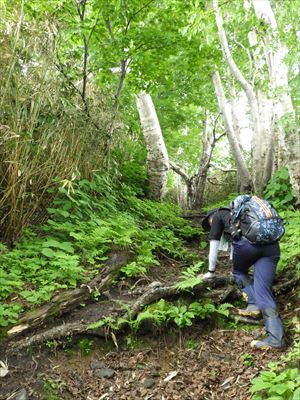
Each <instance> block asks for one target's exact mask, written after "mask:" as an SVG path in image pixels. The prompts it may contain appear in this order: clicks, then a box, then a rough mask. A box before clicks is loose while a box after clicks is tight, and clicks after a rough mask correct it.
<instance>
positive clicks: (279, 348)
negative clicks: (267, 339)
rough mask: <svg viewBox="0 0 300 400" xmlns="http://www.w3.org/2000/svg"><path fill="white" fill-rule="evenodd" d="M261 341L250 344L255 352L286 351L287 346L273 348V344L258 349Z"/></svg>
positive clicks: (253, 341)
mask: <svg viewBox="0 0 300 400" xmlns="http://www.w3.org/2000/svg"><path fill="white" fill-rule="evenodd" d="M259 342H260V340H252V342H251V343H250V346H251V347H252V348H253V349H255V350H279V351H280V350H285V349H286V345H284V346H280V347H276V346H272V345H271V344H267V343H266V344H263V345H262V346H259V347H256V344H257V343H259Z"/></svg>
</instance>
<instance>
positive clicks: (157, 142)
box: [136, 92, 169, 201]
mask: <svg viewBox="0 0 300 400" xmlns="http://www.w3.org/2000/svg"><path fill="white" fill-rule="evenodd" d="M136 104H137V108H138V112H139V116H140V119H141V125H142V129H143V134H144V139H145V144H146V148H147V173H148V189H149V198H151V199H153V200H158V201H160V200H161V199H162V197H163V195H164V193H165V189H166V183H167V175H168V170H169V158H168V153H167V148H166V146H165V142H164V138H163V135H162V132H161V128H160V124H159V121H158V118H157V115H156V111H155V108H154V104H153V102H152V98H151V96H150V95H149V94H147V93H144V92H141V93H140V94H139V95H137V96H136Z"/></svg>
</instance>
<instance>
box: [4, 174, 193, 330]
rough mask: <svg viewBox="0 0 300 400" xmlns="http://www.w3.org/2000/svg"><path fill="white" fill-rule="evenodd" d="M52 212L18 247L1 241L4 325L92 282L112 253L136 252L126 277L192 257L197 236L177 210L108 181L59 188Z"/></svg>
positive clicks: (124, 271) (124, 273) (124, 272)
mask: <svg viewBox="0 0 300 400" xmlns="http://www.w3.org/2000/svg"><path fill="white" fill-rule="evenodd" d="M48 214H49V218H48V220H47V222H46V223H45V224H44V225H42V226H38V227H31V228H28V229H27V230H26V231H25V232H24V235H23V237H22V239H21V240H20V241H19V242H17V243H15V244H14V247H13V249H9V248H8V247H7V246H6V245H5V244H4V243H0V300H1V305H0V326H2V327H6V326H9V325H11V324H14V323H16V321H17V318H18V315H19V313H20V312H21V311H22V310H25V309H27V308H29V307H32V306H35V305H38V304H42V303H44V302H46V301H48V300H49V299H51V297H52V296H53V294H54V293H55V292H57V291H58V290H61V289H66V288H74V287H76V286H78V285H80V284H82V283H85V282H88V281H90V280H91V279H92V278H93V277H94V276H95V275H96V274H97V273H99V271H100V270H101V268H103V265H104V263H105V261H106V260H107V259H108V258H109V255H110V254H111V252H112V251H118V250H125V251H127V252H128V253H130V254H131V255H132V260H131V262H130V263H128V264H127V265H124V266H123V267H122V269H121V274H122V276H123V277H124V279H127V278H128V277H130V278H131V277H139V276H141V275H142V274H144V273H146V272H147V271H148V270H149V268H151V267H152V266H154V265H157V264H158V263H159V261H158V256H159V254H160V253H163V254H165V255H167V256H169V257H172V258H174V259H177V260H182V259H187V258H191V257H193V256H191V252H188V250H187V249H186V247H185V241H186V240H188V239H189V238H190V237H192V236H194V235H195V234H197V231H196V229H194V228H192V227H191V226H190V225H189V223H188V222H187V221H186V220H184V219H183V218H181V217H180V216H179V214H180V211H179V209H178V208H177V207H175V206H174V205H171V204H167V203H157V202H154V201H150V200H146V199H139V198H138V197H137V196H136V195H135V193H134V192H133V191H132V189H130V188H129V187H127V186H125V185H119V186H116V185H114V184H113V183H112V182H111V181H110V180H109V179H108V178H107V177H103V176H102V177H100V176H95V178H94V180H93V181H88V180H81V181H78V182H75V183H74V182H72V185H71V186H70V185H65V186H64V187H61V188H60V189H59V193H58V195H57V196H56V197H55V199H54V202H53V205H52V207H51V208H48Z"/></svg>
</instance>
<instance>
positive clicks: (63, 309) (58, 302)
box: [7, 251, 130, 337]
mask: <svg viewBox="0 0 300 400" xmlns="http://www.w3.org/2000/svg"><path fill="white" fill-rule="evenodd" d="M129 260H130V254H129V253H128V251H126V252H125V251H118V252H117V253H114V254H113V255H112V256H111V257H110V258H109V259H108V261H107V262H106V263H105V265H104V267H103V269H102V270H101V272H100V273H99V274H98V275H97V276H96V277H95V278H94V279H93V280H92V281H91V282H90V283H89V284H87V285H81V286H80V287H79V288H76V289H70V290H65V291H63V292H61V293H59V294H58V295H56V296H54V297H53V298H52V299H51V300H50V301H49V302H48V303H47V304H45V305H43V306H41V307H40V308H39V309H35V310H33V311H28V312H26V313H25V314H24V315H23V316H22V317H21V318H20V319H19V321H18V322H19V324H18V325H16V326H14V327H13V328H11V329H10V330H9V331H8V332H7V336H8V337H12V336H16V335H18V334H20V333H22V334H24V333H26V332H27V331H28V330H32V329H35V328H37V327H39V326H41V325H42V324H44V323H45V322H47V321H48V320H50V319H53V318H54V317H61V316H62V315H64V314H66V313H68V312H70V311H72V310H74V309H75V308H76V307H78V306H79V305H80V304H81V303H84V302H85V301H86V300H88V299H89V298H90V297H91V292H92V291H93V290H94V289H97V290H98V291H99V292H103V291H105V290H107V289H108V288H109V287H110V286H111V283H112V281H113V280H114V279H116V277H117V276H118V274H119V271H120V269H121V267H122V266H124V265H126V264H127V263H128V262H129Z"/></svg>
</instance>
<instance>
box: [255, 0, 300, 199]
mask: <svg viewBox="0 0 300 400" xmlns="http://www.w3.org/2000/svg"><path fill="white" fill-rule="evenodd" d="M253 7H254V11H255V13H256V16H257V18H258V19H259V20H261V21H263V22H264V23H265V24H266V25H267V26H268V28H269V29H268V30H266V33H265V37H264V45H265V54H266V61H267V65H268V70H269V77H270V84H271V90H272V97H273V99H274V100H273V101H274V104H273V108H274V121H273V123H274V124H273V130H274V131H275V137H276V136H278V137H279V144H278V152H279V162H278V163H280V162H281V158H282V152H280V148H282V149H283V151H284V153H285V154H286V159H285V161H286V163H287V166H288V170H289V174H290V179H291V184H292V187H293V191H294V194H295V196H296V197H297V199H298V200H299V199H300V135H299V131H298V130H297V126H296V121H295V112H294V109H293V104H292V100H291V96H290V93H289V83H288V67H287V65H286V64H285V61H284V58H285V57H286V55H287V54H288V49H287V47H286V46H284V45H282V43H281V41H280V39H279V36H278V27H277V22H276V18H275V15H274V13H273V10H272V7H271V4H270V1H269V0H264V1H261V0H253ZM284 120H286V121H287V120H288V123H286V122H285V121H284Z"/></svg>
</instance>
